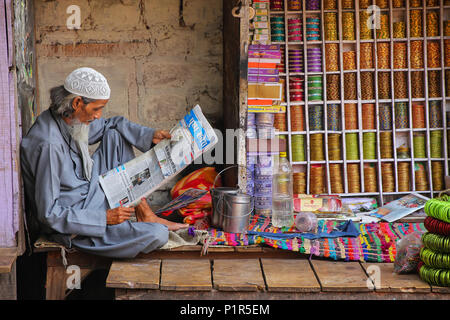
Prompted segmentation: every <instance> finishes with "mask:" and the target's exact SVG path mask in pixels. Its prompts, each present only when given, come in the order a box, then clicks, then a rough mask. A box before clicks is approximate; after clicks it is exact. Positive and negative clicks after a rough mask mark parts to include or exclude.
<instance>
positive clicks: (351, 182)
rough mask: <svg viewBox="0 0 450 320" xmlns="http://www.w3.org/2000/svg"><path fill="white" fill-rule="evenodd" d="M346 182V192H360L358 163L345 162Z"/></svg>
mask: <svg viewBox="0 0 450 320" xmlns="http://www.w3.org/2000/svg"><path fill="white" fill-rule="evenodd" d="M347 182H348V193H360V192H361V183H360V174H359V164H357V163H348V164H347Z"/></svg>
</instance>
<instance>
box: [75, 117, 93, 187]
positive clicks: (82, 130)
mask: <svg viewBox="0 0 450 320" xmlns="http://www.w3.org/2000/svg"><path fill="white" fill-rule="evenodd" d="M69 134H70V135H71V136H72V139H73V140H74V141H75V143H76V145H77V147H78V150H79V151H80V152H81V156H82V159H83V170H84V176H85V177H86V179H88V180H89V181H90V180H91V176H92V167H93V164H94V161H93V160H92V158H91V156H90V154H89V125H88V124H84V123H81V122H80V121H79V120H78V119H74V120H73V123H72V124H71V125H69Z"/></svg>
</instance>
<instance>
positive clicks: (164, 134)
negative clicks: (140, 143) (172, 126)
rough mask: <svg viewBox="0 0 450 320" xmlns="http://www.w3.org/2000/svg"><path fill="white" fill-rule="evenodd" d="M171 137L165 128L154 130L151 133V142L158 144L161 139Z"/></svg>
mask: <svg viewBox="0 0 450 320" xmlns="http://www.w3.org/2000/svg"><path fill="white" fill-rule="evenodd" d="M170 138H172V136H171V135H170V133H169V131H166V130H156V131H155V133H154V134H153V140H152V142H153V143H154V144H158V143H160V142H161V140H164V139H170Z"/></svg>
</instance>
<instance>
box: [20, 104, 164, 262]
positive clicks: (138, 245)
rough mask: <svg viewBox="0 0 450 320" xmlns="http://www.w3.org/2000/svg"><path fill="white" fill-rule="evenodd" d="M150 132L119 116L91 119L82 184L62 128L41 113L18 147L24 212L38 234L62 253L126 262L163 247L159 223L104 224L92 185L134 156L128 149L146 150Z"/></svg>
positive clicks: (101, 201)
mask: <svg viewBox="0 0 450 320" xmlns="http://www.w3.org/2000/svg"><path fill="white" fill-rule="evenodd" d="M153 132H154V130H153V129H150V128H147V127H144V126H141V125H138V124H136V123H133V122H130V121H128V120H127V119H125V118H123V117H112V118H109V119H103V118H101V119H97V120H94V121H93V122H92V123H91V124H90V125H89V144H95V143H97V142H100V145H99V147H98V149H97V150H96V151H95V152H94V154H93V155H92V159H93V160H94V165H93V169H92V178H91V181H88V180H86V179H85V178H84V173H83V164H82V158H81V156H80V154H79V152H78V149H77V146H76V144H75V142H74V141H73V140H72V139H71V137H70V135H69V133H68V130H67V125H66V124H65V122H64V121H63V120H62V119H61V118H60V117H58V116H54V115H53V114H52V113H51V112H50V110H46V111H44V112H43V113H42V114H41V115H40V116H39V117H38V118H37V119H36V122H35V123H34V125H33V126H32V128H31V129H30V131H29V132H28V134H27V136H26V137H25V138H23V140H22V143H21V165H22V176H23V180H24V187H25V192H26V195H27V200H28V201H27V205H28V207H27V210H31V211H30V212H31V213H32V217H33V218H35V219H36V221H37V224H38V225H39V228H40V231H41V232H42V233H44V234H46V235H47V236H49V237H50V238H51V239H52V240H54V241H57V242H59V243H61V244H63V245H64V246H66V247H68V248H70V247H72V246H74V247H76V248H79V249H80V250H84V251H87V252H90V253H93V254H98V255H102V256H108V257H116V258H132V257H134V256H136V255H137V254H138V253H139V252H145V253H147V252H149V251H152V250H155V249H157V248H159V247H161V246H163V245H164V244H165V243H166V242H167V239H168V228H167V227H166V226H164V225H162V224H158V223H145V222H130V221H126V222H123V223H121V224H118V225H107V224H106V210H107V209H109V205H108V202H107V200H106V197H105V194H104V193H103V190H102V189H101V186H100V184H99V181H98V176H99V175H100V174H103V173H105V172H106V171H108V170H110V169H112V168H114V167H116V166H118V165H120V164H122V163H125V162H126V161H128V160H131V159H132V158H133V157H134V153H133V149H132V146H135V147H136V148H137V149H139V150H140V151H142V152H145V151H148V150H149V149H150V147H151V143H152V138H153Z"/></svg>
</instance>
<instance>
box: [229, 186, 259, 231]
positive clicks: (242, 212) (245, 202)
mask: <svg viewBox="0 0 450 320" xmlns="http://www.w3.org/2000/svg"><path fill="white" fill-rule="evenodd" d="M223 202H224V210H223V212H224V213H223V222H222V228H223V231H225V232H233V233H244V232H246V231H247V227H248V223H249V217H250V213H251V212H252V211H253V198H252V197H251V196H249V195H248V194H243V193H237V194H225V198H224V201H223Z"/></svg>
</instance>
